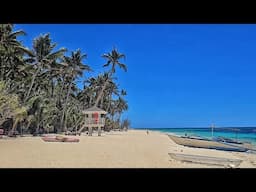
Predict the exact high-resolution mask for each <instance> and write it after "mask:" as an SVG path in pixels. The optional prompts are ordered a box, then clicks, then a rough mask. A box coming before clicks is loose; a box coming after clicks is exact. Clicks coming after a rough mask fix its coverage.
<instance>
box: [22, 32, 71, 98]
mask: <svg viewBox="0 0 256 192" xmlns="http://www.w3.org/2000/svg"><path fill="white" fill-rule="evenodd" d="M56 45H57V44H56V43H52V40H51V38H50V34H45V35H40V36H39V37H38V38H36V39H34V41H33V49H32V54H33V55H32V56H31V57H30V58H29V59H30V60H29V61H30V63H31V64H32V65H33V68H34V69H35V72H34V73H33V75H32V78H31V82H30V86H29V88H28V91H27V94H26V96H25V98H24V102H26V101H27V100H28V98H29V97H30V96H31V92H32V88H33V86H34V83H35V80H36V78H37V77H38V75H39V73H46V72H47V71H49V70H51V64H53V63H54V62H56V60H57V59H59V58H61V57H62V56H63V54H64V53H65V52H66V49H65V48H61V49H59V50H58V51H53V50H54V48H55V47H56Z"/></svg>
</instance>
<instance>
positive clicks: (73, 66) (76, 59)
mask: <svg viewBox="0 0 256 192" xmlns="http://www.w3.org/2000/svg"><path fill="white" fill-rule="evenodd" d="M86 57H87V55H86V54H82V53H81V51H80V50H77V51H75V52H72V53H71V57H67V56H64V59H63V63H64V64H65V65H66V75H67V76H66V77H67V83H68V91H67V94H66V98H65V102H64V107H63V112H62V117H61V123H60V125H61V126H63V125H64V124H63V122H64V116H65V112H66V107H67V103H68V99H69V96H70V92H71V87H72V83H73V81H74V80H75V79H76V78H77V77H81V76H82V75H83V72H84V71H91V68H90V67H89V66H88V65H85V64H83V61H82V60H83V59H85V58H86ZM64 131H66V127H64Z"/></svg>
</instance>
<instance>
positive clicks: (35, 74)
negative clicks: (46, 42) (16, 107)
mask: <svg viewBox="0 0 256 192" xmlns="http://www.w3.org/2000/svg"><path fill="white" fill-rule="evenodd" d="M39 71H40V68H38V69H37V70H36V72H35V73H34V74H33V77H32V81H31V84H30V87H29V89H28V92H27V95H26V97H25V99H24V102H26V101H27V99H28V97H29V95H30V93H31V90H32V87H33V86H34V83H35V79H36V76H37V74H38V73H39Z"/></svg>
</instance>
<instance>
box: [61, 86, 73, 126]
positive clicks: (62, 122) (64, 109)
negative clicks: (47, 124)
mask: <svg viewBox="0 0 256 192" xmlns="http://www.w3.org/2000/svg"><path fill="white" fill-rule="evenodd" d="M71 85H72V84H71V83H70V84H69V87H68V93H67V96H66V100H65V103H64V108H63V112H62V116H61V121H60V125H61V126H64V117H65V113H66V108H67V103H68V98H69V95H70V91H71ZM62 130H63V131H66V127H64V129H62Z"/></svg>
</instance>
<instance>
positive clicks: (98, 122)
mask: <svg viewBox="0 0 256 192" xmlns="http://www.w3.org/2000/svg"><path fill="white" fill-rule="evenodd" d="M83 114H85V123H84V126H83V127H82V128H81V129H80V130H79V132H81V131H82V130H83V129H84V128H85V127H87V128H88V131H89V136H92V132H93V128H97V129H98V136H101V129H102V128H103V127H104V126H105V115H106V114H107V112H106V111H104V110H103V109H100V108H98V107H96V106H93V107H91V108H88V109H86V110H84V111H83Z"/></svg>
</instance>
